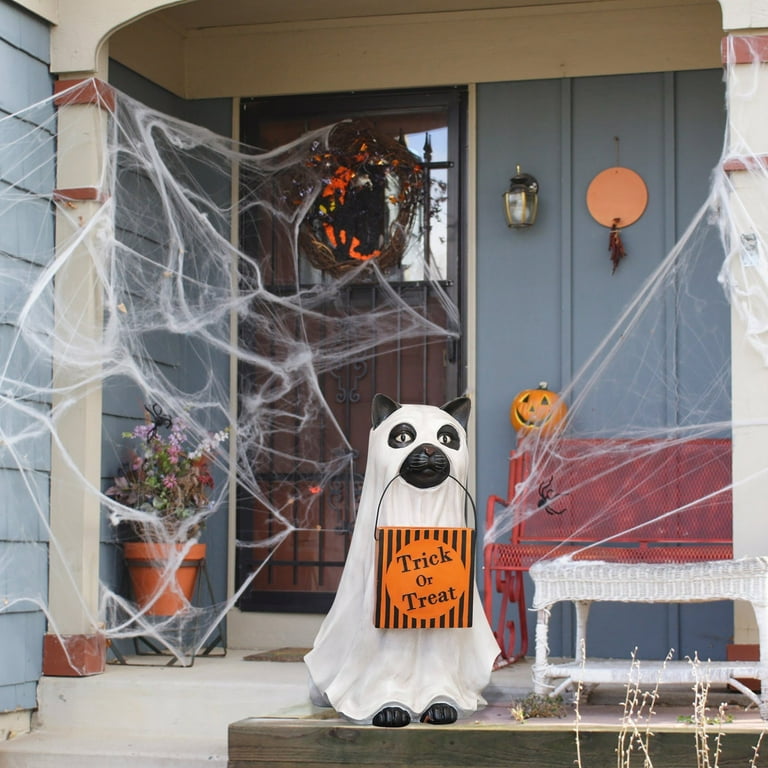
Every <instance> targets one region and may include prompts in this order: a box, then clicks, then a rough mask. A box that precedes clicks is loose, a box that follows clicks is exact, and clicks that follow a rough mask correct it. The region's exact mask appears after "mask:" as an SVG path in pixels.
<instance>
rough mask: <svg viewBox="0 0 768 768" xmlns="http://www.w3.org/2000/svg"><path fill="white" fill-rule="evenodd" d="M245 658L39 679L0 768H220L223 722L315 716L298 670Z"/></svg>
mask: <svg viewBox="0 0 768 768" xmlns="http://www.w3.org/2000/svg"><path fill="white" fill-rule="evenodd" d="M244 655H246V652H242V651H240V652H238V651H235V652H230V653H229V654H228V655H227V656H226V657H216V658H214V657H205V658H199V659H196V660H195V663H194V664H193V665H192V666H190V667H179V666H170V667H167V666H156V665H154V664H151V665H149V666H146V665H145V664H146V663H147V662H146V660H145V659H141V663H140V664H135V665H134V664H127V665H117V664H114V665H113V664H110V665H108V667H107V670H106V672H105V673H104V674H102V675H94V676H92V677H87V678H67V677H43V678H42V679H41V681H40V685H39V687H38V712H37V714H36V715H35V717H34V725H33V731H32V733H30V734H27V735H24V736H19V737H17V738H15V739H13V740H11V741H7V742H4V743H3V744H0V768H22V767H23V768H53V766H56V768H139V767H140V768H182V766H183V767H184V768H187V767H189V768H202V766H204V765H207V766H210V765H211V764H214V765H216V764H218V765H222V766H225V765H226V764H227V729H228V726H229V724H230V723H232V722H235V721H238V720H242V719H243V718H247V717H254V716H255V717H263V716H278V717H303V716H305V715H306V714H309V713H311V712H312V711H313V708H312V705H311V703H310V701H309V695H308V687H307V672H306V668H305V667H304V665H303V664H302V663H277V662H245V661H243V657H244ZM129 661H138V660H136V659H129Z"/></svg>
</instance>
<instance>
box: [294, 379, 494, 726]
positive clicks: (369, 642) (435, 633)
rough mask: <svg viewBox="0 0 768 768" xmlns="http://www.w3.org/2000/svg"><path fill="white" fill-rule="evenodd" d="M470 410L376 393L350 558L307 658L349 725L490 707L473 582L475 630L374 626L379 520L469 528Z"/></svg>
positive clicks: (318, 689) (325, 702) (313, 688)
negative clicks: (407, 402)
mask: <svg viewBox="0 0 768 768" xmlns="http://www.w3.org/2000/svg"><path fill="white" fill-rule="evenodd" d="M470 407H471V403H470V400H469V398H467V397H460V398H457V399H455V400H452V401H451V402H449V403H447V404H446V405H444V406H443V407H442V408H437V407H435V406H429V405H400V404H399V403H396V402H395V401H394V400H391V399H390V398H388V397H386V396H385V395H381V394H379V395H376V396H375V397H374V399H373V406H372V429H371V433H370V437H369V443H368V463H367V466H366V471H365V479H364V481H363V489H362V494H361V497H360V505H359V507H358V511H357V519H356V521H355V530H354V533H353V535H352V541H351V543H350V548H349V554H348V556H347V561H346V564H345V566H344V572H343V574H342V577H341V581H340V583H339V588H338V591H337V593H336V598H335V600H334V603H333V605H332V606H331V610H330V611H329V613H328V615H327V616H326V618H325V620H324V621H323V624H322V626H321V627H320V630H319V632H318V634H317V637H316V639H315V643H314V646H313V648H312V650H311V651H310V652H309V653H308V654H307V655H306V657H305V662H306V664H307V667H308V668H309V674H310V694H311V698H312V701H313V703H314V704H316V705H318V706H330V707H333V708H334V709H336V711H337V712H339V713H341V714H342V715H343V716H344V717H346V718H347V719H349V720H351V721H353V722H356V723H372V724H373V725H378V726H390V727H398V726H404V725H408V723H409V722H411V720H412V719H418V720H420V721H421V722H428V723H434V724H445V723H452V722H454V721H455V720H456V719H457V718H458V717H463V716H467V715H469V714H471V713H472V712H474V711H475V710H477V709H478V707H481V706H483V705H484V704H485V701H484V700H483V698H482V696H481V692H482V690H483V688H485V686H486V685H487V684H488V683H489V681H490V678H491V672H492V669H493V664H494V661H495V660H496V657H497V656H498V654H499V647H498V645H497V644H496V640H495V639H494V636H493V633H492V631H491V629H490V627H489V625H488V622H487V620H486V618H485V614H484V612H483V610H482V607H481V602H480V598H479V595H478V592H477V586H476V584H474V583H473V584H472V586H471V590H472V592H473V595H474V599H473V608H472V622H471V623H472V626H471V627H463V628H425V629H378V628H376V627H375V626H374V611H375V602H376V598H375V591H376V573H375V571H376V541H375V532H376V527H377V525H378V526H411V527H418V526H428V527H432V526H434V527H448V528H450V527H463V526H466V521H465V511H466V492H465V490H464V487H463V486H464V485H466V481H467V471H468V464H469V455H468V450H467V433H466V426H467V421H468V419H469V413H470ZM456 481H458V482H456ZM385 491H386V493H385Z"/></svg>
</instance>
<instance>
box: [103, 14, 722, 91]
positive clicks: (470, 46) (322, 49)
mask: <svg viewBox="0 0 768 768" xmlns="http://www.w3.org/2000/svg"><path fill="white" fill-rule="evenodd" d="M721 36H722V17H721V12H720V5H719V3H718V1H717V0H541V2H535V1H534V0H485V2H484V3H482V5H481V3H480V2H477V0H475V1H474V2H473V0H388V1H387V2H386V3H384V2H382V0H333V2H329V1H328V0H290V1H289V2H275V0H226V2H225V1H223V0H194V1H193V2H183V3H179V4H177V5H173V6H170V7H166V8H165V9H163V10H158V11H156V12H154V13H151V14H149V15H146V16H143V17H142V18H140V19H138V20H137V21H135V22H134V23H132V24H128V25H126V26H124V27H123V28H121V29H119V30H117V31H116V32H115V33H114V34H113V35H112V36H111V37H110V38H109V53H110V56H112V57H113V58H115V59H117V60H118V61H120V62H121V63H122V64H125V65H126V66H128V67H130V68H131V69H133V70H135V71H136V72H138V73H139V74H141V75H143V76H144V77H147V78H148V79H150V80H152V81H154V82H156V83H158V84H159V85H161V86H163V87H164V88H166V89H168V90H170V91H172V92H173V93H176V94H178V95H180V96H183V97H185V98H191V99H194V98H212V97H235V96H272V95H279V94H301V93H323V92H332V91H354V90H377V89H387V88H410V87H430V86H444V85H454V84H466V83H477V82H493V81H503V80H532V79H542V78H560V77H577V76H586V75H607V74H620V73H632V72H654V71H670V70H685V69H705V68H711V67H718V66H720V38H721Z"/></svg>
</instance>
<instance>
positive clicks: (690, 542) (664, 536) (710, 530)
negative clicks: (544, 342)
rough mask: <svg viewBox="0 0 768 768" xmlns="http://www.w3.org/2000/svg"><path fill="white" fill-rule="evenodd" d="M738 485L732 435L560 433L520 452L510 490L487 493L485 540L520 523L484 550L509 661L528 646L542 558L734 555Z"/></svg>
mask: <svg viewBox="0 0 768 768" xmlns="http://www.w3.org/2000/svg"><path fill="white" fill-rule="evenodd" d="M730 489H731V441H730V440H726V439H695V440H684V441H675V440H669V441H666V440H625V439H615V440H613V439H611V440H596V439H589V440H588V439H561V440H558V441H557V442H555V443H553V444H552V445H551V446H549V447H548V448H547V449H546V450H544V451H541V452H538V453H537V454H534V455H532V454H531V453H529V452H526V451H513V452H512V453H511V454H510V459H509V482H508V488H507V496H506V498H502V497H500V496H490V497H489V498H488V502H487V506H486V520H485V526H486V528H485V530H486V536H488V532H491V536H492V537H493V531H494V526H495V525H496V526H497V527H499V528H500V529H501V530H506V531H509V530H510V526H511V533H510V534H509V538H508V539H507V537H506V535H505V536H504V537H503V538H504V540H503V541H490V542H489V543H487V544H486V545H485V548H484V566H485V573H484V587H485V593H484V604H485V611H486V614H487V616H488V620H489V622H490V623H491V626H492V627H495V628H494V634H495V636H496V640H497V641H498V643H499V648H500V649H501V654H502V657H503V658H504V659H505V660H507V661H509V662H514V661H516V660H517V659H519V658H521V657H523V656H525V655H526V653H527V651H528V626H527V618H526V611H527V608H526V602H525V586H524V574H525V572H526V571H527V570H528V568H529V567H530V566H531V565H533V564H534V563H536V562H538V561H540V560H545V559H553V558H557V557H562V556H565V555H568V556H571V557H572V558H573V559H576V560H604V561H607V562H618V563H690V562H702V561H706V560H728V559H731V558H732V557H733V547H732V500H731V490H730ZM500 513H501V514H500ZM503 516H506V517H503ZM509 516H511V519H510V517H509ZM505 521H506V522H505ZM496 538H501V536H499V535H498V533H497V534H496ZM494 590H495V591H496V592H498V593H500V594H501V603H500V606H499V611H498V615H497V618H496V620H495V621H494V617H493V601H494V594H493V593H494ZM510 614H511V617H509V618H508V616H509V615H510Z"/></svg>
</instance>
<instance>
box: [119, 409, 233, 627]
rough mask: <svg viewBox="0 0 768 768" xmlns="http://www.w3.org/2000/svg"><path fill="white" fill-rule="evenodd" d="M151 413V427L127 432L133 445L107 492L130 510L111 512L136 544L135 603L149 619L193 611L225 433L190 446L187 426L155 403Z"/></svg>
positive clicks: (129, 555) (129, 548) (127, 546)
mask: <svg viewBox="0 0 768 768" xmlns="http://www.w3.org/2000/svg"><path fill="white" fill-rule="evenodd" d="M145 407H146V406H145ZM146 410H147V414H148V417H149V419H148V420H147V422H146V423H144V424H139V425H138V426H136V427H134V429H133V430H132V431H131V432H124V433H123V437H125V438H128V439H131V440H135V441H136V445H135V447H134V448H132V449H131V451H130V454H129V459H128V462H127V463H126V465H125V466H124V467H123V469H122V471H121V473H120V474H119V475H118V476H117V477H115V478H114V485H113V486H112V487H110V488H108V489H107V491H106V494H107V495H108V496H110V497H112V498H113V499H115V500H116V501H117V502H119V503H120V504H121V505H122V506H123V507H124V508H128V510H129V511H126V510H125V509H121V510H115V511H113V513H112V516H111V517H112V521H113V523H120V522H123V521H127V522H128V523H129V524H130V526H131V528H132V530H133V531H134V533H135V534H136V536H137V538H138V539H139V541H127V542H125V543H124V544H123V551H124V555H125V559H126V562H127V564H128V572H129V575H130V578H131V585H132V587H133V592H134V596H135V597H136V601H137V602H138V603H139V606H140V607H141V608H142V609H144V610H146V612H147V613H149V614H153V615H160V616H168V615H173V614H174V613H176V612H178V611H179V610H181V609H182V608H184V607H186V606H187V605H189V600H190V599H191V596H192V594H193V592H194V588H195V583H196V579H197V573H198V570H199V567H200V564H201V562H202V561H203V560H204V559H205V550H206V547H205V544H201V543H198V542H197V537H198V536H199V534H200V532H201V530H202V528H203V526H204V524H205V518H206V516H207V515H208V513H209V511H210V510H209V504H210V501H209V496H208V494H209V492H210V489H211V488H213V477H212V476H211V474H210V471H209V466H208V461H209V456H210V454H211V453H212V452H213V451H214V450H215V449H216V448H217V447H218V446H219V445H220V444H221V443H222V442H224V441H225V440H226V439H227V437H228V430H226V429H224V430H221V431H220V432H217V433H215V434H213V435H208V436H206V437H205V438H203V439H202V440H201V441H200V442H199V443H198V444H196V445H190V444H189V441H188V439H187V435H186V429H185V426H184V424H183V423H181V422H178V421H176V422H174V421H172V420H171V418H170V417H168V416H166V415H164V414H163V413H162V409H161V408H160V407H159V406H157V405H153V406H152V408H151V409H150V408H149V407H146ZM161 429H167V434H166V435H163V434H161V433H160V430H161Z"/></svg>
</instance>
